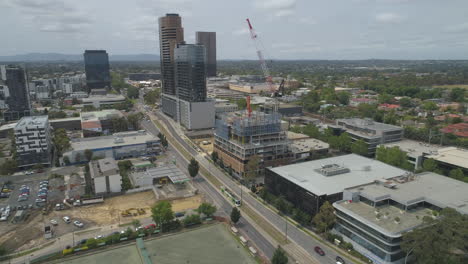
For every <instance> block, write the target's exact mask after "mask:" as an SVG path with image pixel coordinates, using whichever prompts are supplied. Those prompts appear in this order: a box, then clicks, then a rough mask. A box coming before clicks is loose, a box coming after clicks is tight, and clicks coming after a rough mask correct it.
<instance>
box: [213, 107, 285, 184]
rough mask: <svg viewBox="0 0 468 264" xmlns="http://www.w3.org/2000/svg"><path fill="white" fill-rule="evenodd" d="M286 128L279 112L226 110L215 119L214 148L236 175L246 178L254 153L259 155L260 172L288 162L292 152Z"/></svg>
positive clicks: (258, 169)
mask: <svg viewBox="0 0 468 264" xmlns="http://www.w3.org/2000/svg"><path fill="white" fill-rule="evenodd" d="M288 144H289V142H288V140H287V137H286V131H285V130H283V129H282V128H281V118H280V115H279V114H277V113H275V114H265V113H263V112H257V111H254V112H252V113H251V115H250V116H248V114H246V113H245V112H232V113H226V114H225V115H223V116H222V118H221V119H217V120H216V131H215V141H214V149H213V151H215V152H217V153H218V156H219V158H220V159H221V160H222V161H223V163H224V165H225V166H226V167H229V168H231V169H232V172H233V175H235V176H237V177H243V176H244V175H245V173H246V165H247V163H248V161H249V160H250V159H251V157H253V156H258V157H259V158H260V164H259V167H258V168H257V172H258V173H259V174H260V175H261V174H263V171H264V168H266V167H270V166H279V165H285V164H289V163H290V162H291V161H292V159H293V154H292V152H291V151H290V149H289V147H288Z"/></svg>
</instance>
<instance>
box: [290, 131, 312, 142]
mask: <svg viewBox="0 0 468 264" xmlns="http://www.w3.org/2000/svg"><path fill="white" fill-rule="evenodd" d="M286 134H287V136H288V139H289V140H299V139H307V138H310V137H309V136H307V135H305V134H301V133H296V132H292V131H287V132H286Z"/></svg>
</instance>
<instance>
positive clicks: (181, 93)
mask: <svg viewBox="0 0 468 264" xmlns="http://www.w3.org/2000/svg"><path fill="white" fill-rule="evenodd" d="M174 62H175V80H176V91H177V98H179V99H181V100H184V101H188V102H205V101H206V74H205V47H203V46H202V45H195V44H185V43H179V44H177V48H176V49H175V50H174Z"/></svg>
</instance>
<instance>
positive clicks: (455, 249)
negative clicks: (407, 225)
mask: <svg viewBox="0 0 468 264" xmlns="http://www.w3.org/2000/svg"><path fill="white" fill-rule="evenodd" d="M467 234H468V215H463V214H460V213H459V212H457V211H456V210H455V209H452V208H449V207H447V208H445V209H443V210H442V211H441V212H440V217H438V218H436V219H435V220H433V219H432V218H430V217H425V218H424V220H423V225H422V226H420V227H419V228H417V229H415V230H413V231H411V232H406V233H404V234H403V241H402V243H401V249H402V250H403V251H404V252H406V253H407V254H408V253H412V255H413V261H414V263H418V264H439V263H454V264H458V263H460V264H461V263H466V254H468V239H467Z"/></svg>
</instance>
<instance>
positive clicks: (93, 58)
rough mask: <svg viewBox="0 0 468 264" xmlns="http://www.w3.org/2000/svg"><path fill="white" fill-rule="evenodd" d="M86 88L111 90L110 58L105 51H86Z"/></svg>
mask: <svg viewBox="0 0 468 264" xmlns="http://www.w3.org/2000/svg"><path fill="white" fill-rule="evenodd" d="M84 61H85V71H86V86H88V92H89V91H91V89H101V88H104V87H108V88H110V86H111V78H110V72H109V56H108V55H107V52H106V51H105V50H86V51H85V53H84Z"/></svg>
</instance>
